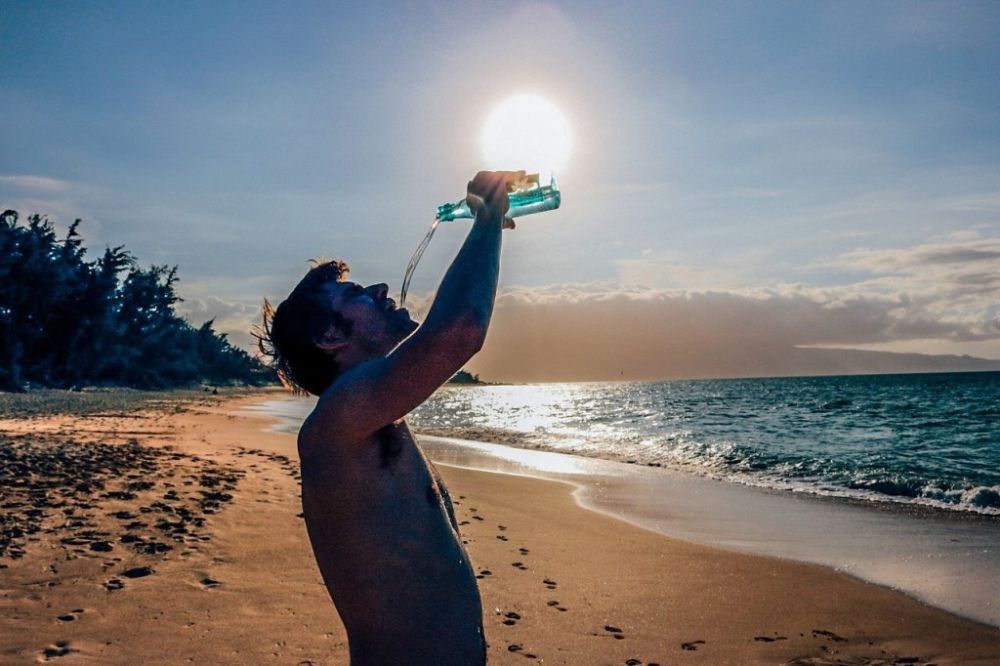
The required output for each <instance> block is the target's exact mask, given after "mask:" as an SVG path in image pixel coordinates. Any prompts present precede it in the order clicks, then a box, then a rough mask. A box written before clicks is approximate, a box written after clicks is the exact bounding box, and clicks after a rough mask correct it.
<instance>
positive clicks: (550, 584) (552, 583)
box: [542, 578, 557, 590]
mask: <svg viewBox="0 0 1000 666" xmlns="http://www.w3.org/2000/svg"><path fill="white" fill-rule="evenodd" d="M542 582H543V583H545V587H547V588H549V589H550V590H554V589H556V585H557V583H556V582H555V581H554V580H551V579H549V578H546V579H545V580H543V581H542Z"/></svg>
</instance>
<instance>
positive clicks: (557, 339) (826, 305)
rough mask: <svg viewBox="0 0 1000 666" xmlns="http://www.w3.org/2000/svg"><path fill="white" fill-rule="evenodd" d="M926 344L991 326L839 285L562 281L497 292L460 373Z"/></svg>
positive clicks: (778, 363) (719, 365)
mask: <svg viewBox="0 0 1000 666" xmlns="http://www.w3.org/2000/svg"><path fill="white" fill-rule="evenodd" d="M927 338H933V339H941V338H944V339H957V340H972V339H976V340H986V339H989V340H1000V326H998V325H997V322H996V321H994V322H993V323H992V325H991V326H990V325H983V324H982V322H980V321H979V320H976V319H975V318H972V320H971V321H961V320H957V321H956V320H940V319H934V318H932V317H930V316H928V315H927V314H926V313H925V312H924V310H923V308H922V307H921V306H920V304H918V303H916V302H914V301H913V300H912V299H909V298H907V297H906V296H905V295H897V296H891V297H890V296H882V295H878V294H863V293H855V292H852V290H851V289H849V288H838V289H816V288H808V287H802V286H795V285H789V286H783V287H781V288H777V289H767V290H745V291H724V290H713V291H690V290H641V289H634V288H615V287H611V286H607V285H562V286H557V287H547V288H539V289H513V290H508V291H506V292H504V293H502V294H501V295H500V296H499V297H498V299H497V305H496V310H495V312H494V320H493V324H492V326H491V329H490V333H489V337H488V338H487V343H486V346H485V348H484V349H483V351H482V352H481V353H480V354H479V356H477V357H476V358H475V359H474V360H473V362H472V364H471V366H470V367H472V369H473V370H475V371H477V372H479V373H481V374H482V375H483V376H484V377H488V378H490V379H494V380H501V381H502V380H506V381H526V380H527V381H531V380H534V381H548V380H564V381H576V380H581V381H582V380H601V379H618V378H626V379H656V378H665V377H706V376H708V377H712V376H750V375H771V374H790V373H795V372H808V371H809V369H808V368H809V367H811V366H807V365H803V364H801V363H799V364H798V365H796V361H795V360H796V358H797V357H798V356H800V355H801V348H802V347H807V346H852V345H864V344H872V343H884V342H890V341H900V340H911V339H927ZM802 360H803V361H804V360H807V359H802Z"/></svg>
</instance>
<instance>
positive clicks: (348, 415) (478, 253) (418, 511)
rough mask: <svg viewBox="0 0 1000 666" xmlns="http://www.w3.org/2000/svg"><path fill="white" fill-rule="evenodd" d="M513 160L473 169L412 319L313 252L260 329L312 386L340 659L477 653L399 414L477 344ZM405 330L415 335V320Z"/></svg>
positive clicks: (306, 465)
mask: <svg viewBox="0 0 1000 666" xmlns="http://www.w3.org/2000/svg"><path fill="white" fill-rule="evenodd" d="M516 178H517V174H513V173H509V172H480V173H479V174H477V175H476V177H475V178H474V179H473V180H472V181H470V182H469V185H468V197H467V201H468V202H469V205H470V206H471V207H472V209H473V210H474V211H475V212H476V219H475V222H474V223H473V225H472V229H471V230H470V231H469V235H468V237H467V238H466V240H465V243H464V245H462V249H461V250H460V251H459V253H458V255H457V256H456V257H455V260H454V261H453V262H452V264H451V267H450V268H449V269H448V272H447V273H446V274H445V276H444V280H443V281H442V282H441V286H440V288H439V289H438V292H437V295H436V296H435V298H434V303H433V305H432V306H431V309H430V312H428V314H427V318H426V320H425V321H424V323H423V324H422V325H418V324H417V322H415V321H413V319H411V318H410V316H409V314H408V313H407V311H406V310H405V309H397V308H396V305H395V303H394V302H393V300H392V299H391V298H388V297H387V295H386V292H387V287H386V285H385V284H374V285H371V286H369V287H362V286H360V285H358V284H355V283H353V282H347V281H345V280H344V277H345V276H346V273H347V266H346V264H344V263H343V262H339V261H331V262H328V263H325V264H321V265H318V266H316V267H314V268H313V269H312V270H311V271H309V273H308V274H307V275H306V277H305V278H303V279H302V281H301V282H300V283H299V284H298V286H297V287H296V288H295V290H294V291H292V293H291V294H290V295H289V297H288V298H287V299H286V300H285V301H283V302H282V303H281V304H280V305H279V306H278V307H277V309H275V310H274V311H273V312H271V311H270V308H269V307H266V308H265V309H266V311H265V324H264V333H265V335H264V337H263V340H262V342H264V343H269V345H267V346H268V349H267V351H268V353H270V354H271V355H272V357H273V359H274V363H275V367H276V368H277V369H278V372H279V374H280V375H281V377H282V379H283V380H284V381H285V382H286V383H288V384H290V385H292V386H294V387H300V388H302V389H304V390H306V391H309V392H310V393H313V394H316V395H318V396H319V401H318V402H317V404H316V408H315V409H314V410H313V412H312V414H310V415H309V418H307V419H306V421H305V423H304V424H303V425H302V429H301V431H300V432H299V439H298V445H299V455H300V458H301V463H302V504H303V507H304V511H305V519H306V527H307V528H308V530H309V538H310V540H311V541H312V548H313V553H314V554H315V556H316V561H317V563H318V564H319V569H320V572H321V573H322V575H323V580H324V581H325V582H326V587H327V589H328V590H329V592H330V596H331V598H332V599H333V602H334V604H335V605H336V607H337V610H338V612H339V613H340V617H341V619H342V620H343V622H344V626H345V627H346V629H347V636H348V640H349V642H350V651H351V663H352V664H354V665H355V666H361V665H365V664H377V665H379V666H383V665H389V664H434V665H435V666H444V665H448V664H462V665H466V664H484V663H485V662H486V642H485V639H484V636H483V625H482V603H481V601H480V598H479V590H478V588H477V587H476V577H475V574H474V573H473V570H472V565H471V563H470V561H469V556H468V553H466V551H465V548H464V547H463V546H462V542H461V537H460V535H459V530H458V524H457V523H456V521H455V515H454V511H453V509H452V506H451V500H450V498H449V496H448V491H447V490H446V489H445V487H444V484H443V483H442V482H441V478H440V477H439V476H438V474H437V472H436V470H435V469H434V466H433V465H432V464H431V463H430V461H428V460H427V458H426V457H425V456H424V454H423V452H422V451H421V450H420V448H419V447H418V446H417V445H416V442H414V439H413V435H412V434H411V433H410V430H409V428H407V426H406V423H405V422H404V421H403V417H404V416H405V415H406V414H407V413H408V412H410V411H411V410H412V409H414V408H415V407H417V406H418V405H419V404H420V403H422V402H423V401H424V400H426V399H427V398H428V397H429V396H430V395H431V394H432V393H433V392H434V391H435V390H436V389H437V388H438V387H439V386H441V385H442V384H444V383H445V382H446V381H448V379H450V378H451V377H452V376H453V375H454V374H455V373H456V372H457V371H458V370H460V369H461V368H462V366H463V365H464V364H465V363H466V362H467V361H468V360H469V359H470V358H472V356H473V355H474V354H475V353H476V352H478V351H479V349H480V348H481V347H482V345H483V340H484V338H485V337H486V329H487V327H488V326H489V323H490V316H491V315H492V313H493V301H494V297H495V295H496V289H497V277H498V273H499V268H500V232H501V229H502V228H511V227H513V223H512V222H511V221H510V220H508V219H506V218H505V215H506V213H507V209H508V201H507V192H508V190H509V188H510V186H511V183H512V182H514V179H516ZM411 334H412V335H411Z"/></svg>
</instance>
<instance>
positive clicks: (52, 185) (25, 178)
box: [0, 174, 72, 192]
mask: <svg viewBox="0 0 1000 666" xmlns="http://www.w3.org/2000/svg"><path fill="white" fill-rule="evenodd" d="M0 185H6V186H9V187H11V188H15V189H18V190H32V191H42V192H65V191H67V190H69V189H70V188H71V187H72V183H70V182H69V181H65V180H59V179H57V178H48V177H46V176H29V175H15V174H11V175H5V176H0Z"/></svg>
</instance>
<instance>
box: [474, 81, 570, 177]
mask: <svg viewBox="0 0 1000 666" xmlns="http://www.w3.org/2000/svg"><path fill="white" fill-rule="evenodd" d="M482 141H483V158H484V159H485V160H486V163H487V165H488V166H489V167H490V168H491V169H507V170H516V169H525V170H526V171H528V172H529V173H539V174H541V175H542V177H543V178H544V177H545V176H547V175H548V174H549V172H554V171H560V170H562V168H563V167H564V166H566V160H567V159H568V158H569V151H570V144H571V140H570V132H569V123H567V122H566V116H564V115H563V113H562V111H560V110H559V108H558V107H557V106H556V105H555V104H553V103H552V102H550V101H549V100H547V99H545V98H544V97H540V96H538V95H515V96H513V97H510V98H508V99H506V100H504V101H503V102H501V103H500V104H499V105H498V106H497V107H496V108H495V109H493V112H492V113H490V116H489V118H487V119H486V126H485V127H483V138H482Z"/></svg>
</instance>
